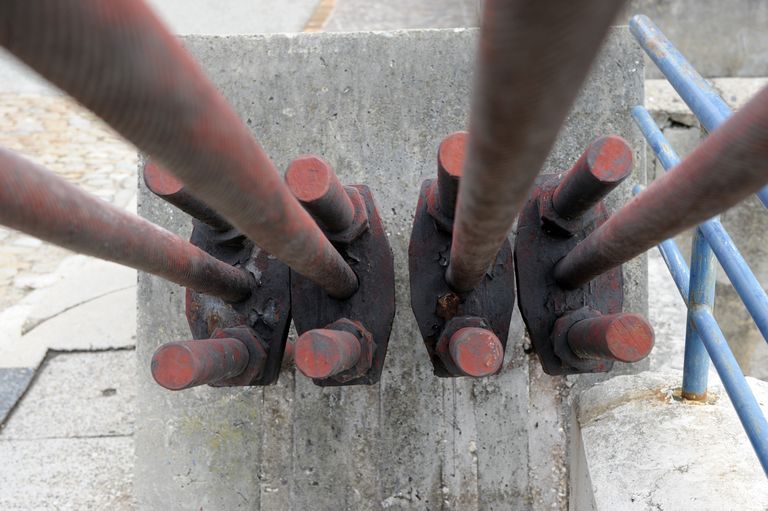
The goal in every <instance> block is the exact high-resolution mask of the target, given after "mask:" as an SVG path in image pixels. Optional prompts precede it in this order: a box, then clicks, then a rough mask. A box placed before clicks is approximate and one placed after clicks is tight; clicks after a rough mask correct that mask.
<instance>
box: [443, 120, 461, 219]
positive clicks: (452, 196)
mask: <svg viewBox="0 0 768 511" xmlns="http://www.w3.org/2000/svg"><path fill="white" fill-rule="evenodd" d="M467 137H468V133H467V132H466V131H457V132H455V133H452V134H450V135H448V136H447V137H445V138H444V139H443V141H442V142H441V143H440V148H439V149H438V150H437V193H438V197H439V201H440V211H441V212H442V213H443V214H444V215H446V216H447V217H449V218H453V214H454V211H455V210H456V197H457V196H458V194H459V180H460V178H461V171H462V169H463V167H464V155H465V151H466V145H467Z"/></svg>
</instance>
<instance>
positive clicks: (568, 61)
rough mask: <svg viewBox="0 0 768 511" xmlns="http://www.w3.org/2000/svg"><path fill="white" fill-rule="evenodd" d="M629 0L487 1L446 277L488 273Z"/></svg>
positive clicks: (456, 280) (459, 284) (466, 286)
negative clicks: (613, 25) (609, 0)
mask: <svg viewBox="0 0 768 511" xmlns="http://www.w3.org/2000/svg"><path fill="white" fill-rule="evenodd" d="M623 4H624V2H623V1H617V2H602V1H600V0H585V1H580V2H572V1H569V0H556V1H549V2H531V1H528V0H486V2H485V4H484V10H483V18H482V23H481V32H480V43H479V45H478V48H479V51H478V56H477V71H476V76H475V84H474V90H473V95H472V109H471V114H470V123H469V141H468V147H467V156H466V160H465V164H464V169H463V172H462V178H461V179H462V182H461V186H460V187H459V197H458V204H457V207H456V214H455V219H454V229H453V239H452V244H451V254H450V264H449V266H448V269H447V272H446V278H447V280H448V283H449V284H450V285H451V287H452V288H453V289H454V290H455V291H457V292H467V291H470V290H472V289H473V288H474V287H476V286H477V285H478V284H479V283H480V282H481V281H482V280H483V278H484V277H485V275H486V272H487V271H488V268H489V267H490V266H491V264H492V263H493V262H494V260H495V259H496V255H497V253H498V252H499V249H500V247H501V246H502V244H503V243H504V241H505V240H506V239H507V236H508V235H509V232H510V230H511V228H512V224H513V222H514V220H515V216H516V215H517V214H518V212H519V211H520V209H521V207H522V205H523V204H524V202H525V199H526V197H527V195H528V191H529V189H530V188H531V186H532V185H533V182H534V179H535V178H536V176H537V175H538V173H539V171H540V170H541V168H542V165H543V164H544V160H545V159H546V157H547V155H548V154H549V152H550V150H551V149H552V146H553V145H554V143H555V139H556V138H557V134H558V132H559V130H560V128H561V126H562V125H563V122H564V121H565V118H566V116H567V114H568V112H569V110H570V108H571V106H572V105H573V102H574V100H575V99H576V96H577V95H578V93H579V91H580V90H581V85H582V83H583V82H584V79H585V78H586V76H587V72H588V71H589V67H590V64H591V63H592V61H593V60H594V58H595V56H596V55H597V52H598V50H599V49H600V45H601V43H602V41H603V39H604V38H605V36H606V34H607V32H608V28H609V26H610V25H611V23H612V22H613V20H614V19H615V17H616V15H617V14H618V13H619V11H620V10H621V8H622V6H623Z"/></svg>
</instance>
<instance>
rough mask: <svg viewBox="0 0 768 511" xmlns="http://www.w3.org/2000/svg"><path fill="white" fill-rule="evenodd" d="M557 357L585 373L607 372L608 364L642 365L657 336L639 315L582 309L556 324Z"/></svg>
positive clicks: (555, 345) (554, 329)
mask: <svg viewBox="0 0 768 511" xmlns="http://www.w3.org/2000/svg"><path fill="white" fill-rule="evenodd" d="M552 342H553V344H554V350H555V354H556V355H557V356H558V357H560V359H561V360H562V361H563V362H565V363H566V364H568V365H570V366H571V367H574V368H576V369H580V370H585V371H601V370H606V368H607V365H608V364H607V362H625V363H634V362H639V361H640V360H642V359H644V358H645V357H647V356H648V354H649V353H650V352H651V350H652V349H653V344H654V333H653V328H652V327H651V325H650V324H649V323H648V321H647V320H646V319H645V318H644V317H642V316H641V315H639V314H631V313H626V312H620V313H617V314H606V315H603V314H600V313H599V312H598V311H595V310H592V309H589V308H588V307H583V308H581V309H578V310H576V311H573V312H570V313H568V314H566V315H564V316H563V317H561V318H559V319H558V320H557V321H556V322H555V326H554V328H553V330H552Z"/></svg>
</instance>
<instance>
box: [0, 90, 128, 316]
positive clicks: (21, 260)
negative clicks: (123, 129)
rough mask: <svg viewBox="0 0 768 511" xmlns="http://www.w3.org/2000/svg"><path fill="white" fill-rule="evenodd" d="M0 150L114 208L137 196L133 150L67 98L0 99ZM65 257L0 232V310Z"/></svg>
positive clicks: (19, 236) (22, 96)
mask: <svg viewBox="0 0 768 511" xmlns="http://www.w3.org/2000/svg"><path fill="white" fill-rule="evenodd" d="M0 146H2V147H5V148H8V149H11V150H13V151H16V152H18V153H20V154H22V155H24V156H25V157H27V158H29V159H31V160H33V161H35V162H37V163H39V164H41V165H43V166H44V167H46V168H47V169H49V170H52V171H54V172H55V173H56V174H58V175H59V176H61V177H63V178H65V179H66V180H68V181H70V182H72V183H74V184H76V185H77V186H79V187H81V188H83V189H84V190H87V191H88V192H90V193H92V194H94V195H96V196H98V197H100V198H102V199H104V200H106V201H108V202H111V203H112V204H115V205H117V206H119V207H125V206H126V205H128V203H129V202H130V200H131V198H132V197H133V196H134V195H135V193H136V167H137V157H136V150H135V149H134V148H133V147H132V146H131V145H129V144H127V143H126V142H124V141H123V140H122V139H121V138H120V137H119V136H118V135H117V134H115V133H114V132H113V131H112V130H111V129H109V128H108V127H107V126H106V125H105V124H104V123H103V122H101V120H99V119H97V118H96V117H95V116H94V115H93V114H91V113H90V112H88V111H87V110H85V109H84V108H82V107H81V106H79V105H78V104H77V103H75V102H74V101H73V100H71V99H70V98H68V97H66V96H62V95H56V94H18V93H2V94H0ZM69 254H70V252H68V251H66V250H64V249H61V248H58V247H54V246H51V245H48V244H47V243H43V242H41V241H40V240H37V239H35V238H32V237H30V236H26V235H24V234H21V233H17V232H15V231H12V230H9V229H5V228H2V227H0V310H2V309H5V308H6V307H9V306H10V305H12V304H14V303H17V302H18V301H19V300H21V299H22V298H23V297H24V296H25V295H26V294H27V293H28V292H29V291H31V290H32V289H34V288H35V287H37V286H39V285H43V284H44V283H45V281H46V279H45V277H46V276H47V275H48V274H50V272H51V271H53V270H54V269H55V268H56V267H57V266H58V264H59V263H60V262H61V261H62V259H63V258H64V257H66V256H67V255H69Z"/></svg>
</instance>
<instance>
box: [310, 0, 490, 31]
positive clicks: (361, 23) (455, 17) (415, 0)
mask: <svg viewBox="0 0 768 511" xmlns="http://www.w3.org/2000/svg"><path fill="white" fill-rule="evenodd" d="M479 4H480V0H390V1H387V2H382V1H370V0H337V1H336V6H335V8H334V9H333V12H332V13H331V16H330V17H329V18H328V22H327V23H326V25H325V27H324V29H325V30H326V31H329V32H351V31H357V30H396V29H403V28H454V27H475V26H477V25H478V20H479V17H478V14H479Z"/></svg>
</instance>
